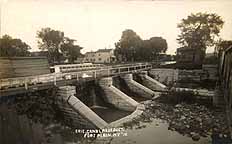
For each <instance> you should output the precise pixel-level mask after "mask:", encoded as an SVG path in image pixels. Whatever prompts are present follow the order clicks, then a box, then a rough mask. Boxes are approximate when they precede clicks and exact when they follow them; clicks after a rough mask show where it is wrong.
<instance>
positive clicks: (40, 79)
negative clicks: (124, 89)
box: [0, 63, 151, 89]
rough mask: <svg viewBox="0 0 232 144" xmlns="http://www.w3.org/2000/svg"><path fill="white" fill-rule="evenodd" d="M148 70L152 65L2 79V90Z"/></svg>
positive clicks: (0, 84) (0, 81) (0, 82)
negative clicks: (85, 76) (84, 75)
mask: <svg viewBox="0 0 232 144" xmlns="http://www.w3.org/2000/svg"><path fill="white" fill-rule="evenodd" d="M147 68H151V65H150V64H148V63H145V64H141V63H140V64H135V65H132V66H119V67H113V68H102V69H97V70H86V71H79V72H69V73H50V74H43V75H36V76H27V77H17V78H7V79H0V89H2V88H3V87H7V88H11V87H22V86H24V87H25V89H28V86H29V85H35V84H39V83H48V82H53V83H54V85H56V83H57V81H60V80H67V79H74V78H75V79H76V80H79V78H81V77H83V74H86V75H87V76H90V77H94V78H96V77H98V76H111V75H117V74H124V73H130V72H135V71H141V70H145V69H147Z"/></svg>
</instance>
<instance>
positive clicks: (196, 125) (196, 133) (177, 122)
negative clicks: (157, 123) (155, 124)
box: [124, 100, 230, 141]
mask: <svg viewBox="0 0 232 144" xmlns="http://www.w3.org/2000/svg"><path fill="white" fill-rule="evenodd" d="M143 104H144V105H145V107H146V109H145V111H144V112H143V114H142V115H141V116H139V117H137V118H136V119H134V120H133V122H128V123H125V124H124V126H125V127H132V125H137V128H142V127H143V126H140V125H139V122H140V121H142V122H151V121H152V119H161V120H164V121H165V122H167V123H168V125H169V127H168V129H169V130H171V131H177V132H179V133H180V134H182V135H185V136H188V137H191V138H192V139H193V140H194V141H198V140H199V139H200V138H201V137H209V136H212V135H217V136H218V137H219V138H229V136H230V134H229V129H228V127H227V123H226V122H227V121H226V117H225V113H224V112H223V111H222V110H218V109H214V108H209V107H206V106H204V105H200V104H196V103H195V104H186V103H179V104H175V105H174V104H167V103H162V102H159V101H154V100H148V101H145V102H143Z"/></svg>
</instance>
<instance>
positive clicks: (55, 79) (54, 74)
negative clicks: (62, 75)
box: [54, 74, 56, 86]
mask: <svg viewBox="0 0 232 144" xmlns="http://www.w3.org/2000/svg"><path fill="white" fill-rule="evenodd" d="M54 85H55V86H56V74H54Z"/></svg>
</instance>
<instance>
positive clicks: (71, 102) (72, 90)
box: [58, 86, 108, 128]
mask: <svg viewBox="0 0 232 144" xmlns="http://www.w3.org/2000/svg"><path fill="white" fill-rule="evenodd" d="M58 95H59V98H58V99H59V102H58V105H59V107H60V109H61V111H62V112H63V113H64V114H65V115H68V116H69V117H70V118H71V119H72V120H73V121H74V122H75V121H76V122H77V123H83V125H87V127H89V126H91V124H92V125H93V126H94V127H97V128H104V127H106V126H107V125H108V123H107V122H105V121H104V120H103V119H102V118H100V117H99V116H98V115H97V114H96V113H94V112H93V111H92V110H91V109H90V108H89V107H88V106H86V105H85V104H84V103H83V102H81V101H80V100H79V99H78V98H77V97H76V96H75V95H76V87H75V86H63V87H59V89H58ZM93 126H91V127H93Z"/></svg>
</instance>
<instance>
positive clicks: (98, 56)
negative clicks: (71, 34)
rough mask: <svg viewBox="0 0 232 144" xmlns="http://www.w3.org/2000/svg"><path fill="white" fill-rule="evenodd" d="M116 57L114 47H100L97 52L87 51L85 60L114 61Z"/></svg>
mask: <svg viewBox="0 0 232 144" xmlns="http://www.w3.org/2000/svg"><path fill="white" fill-rule="evenodd" d="M115 60H116V58H115V55H114V50H113V49H99V50H98V51H96V52H87V53H86V54H85V58H84V62H91V63H113V62H115Z"/></svg>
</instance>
